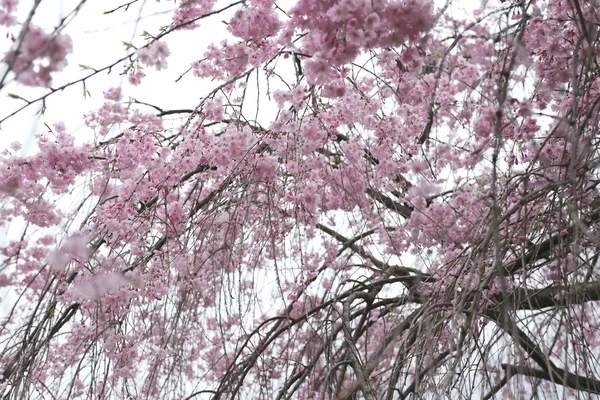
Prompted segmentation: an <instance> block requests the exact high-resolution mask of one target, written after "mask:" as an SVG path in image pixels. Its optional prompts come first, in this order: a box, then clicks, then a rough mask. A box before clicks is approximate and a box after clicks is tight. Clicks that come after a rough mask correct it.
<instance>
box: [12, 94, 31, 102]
mask: <svg viewBox="0 0 600 400" xmlns="http://www.w3.org/2000/svg"><path fill="white" fill-rule="evenodd" d="M7 96H8V97H10V98H11V99H17V100H23V101H26V102H27V103H29V101H27V100H26V99H24V98H23V97H21V96H19V95H18V94H14V93H7Z"/></svg>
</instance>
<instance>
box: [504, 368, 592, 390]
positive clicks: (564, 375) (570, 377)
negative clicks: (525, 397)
mask: <svg viewBox="0 0 600 400" xmlns="http://www.w3.org/2000/svg"><path fill="white" fill-rule="evenodd" d="M502 369H504V370H505V371H510V372H511V375H517V374H518V375H525V376H531V377H534V378H539V379H543V380H546V381H550V382H553V383H558V384H560V385H562V386H565V387H568V388H571V389H576V390H581V391H584V392H589V393H596V394H600V380H597V379H594V378H589V377H585V376H581V375H576V374H572V373H570V372H567V371H565V370H563V369H560V368H556V369H554V370H553V374H552V375H550V374H549V373H548V372H546V371H542V370H541V369H535V368H531V367H527V366H521V365H507V364H502Z"/></svg>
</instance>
